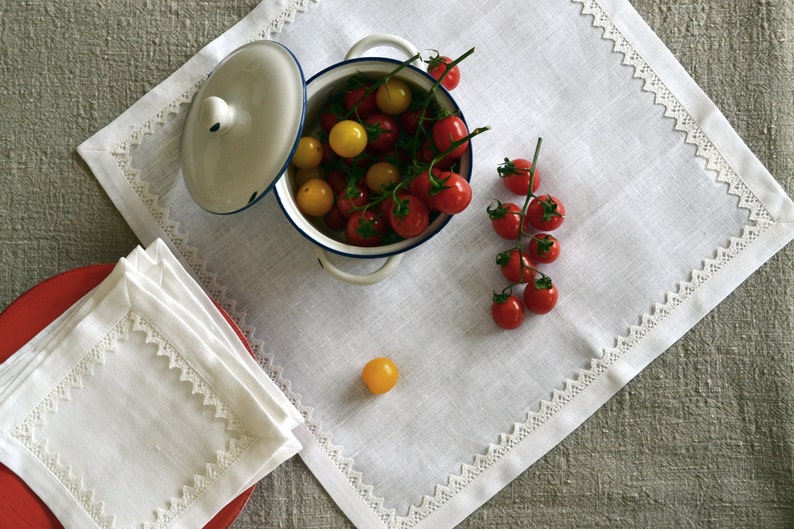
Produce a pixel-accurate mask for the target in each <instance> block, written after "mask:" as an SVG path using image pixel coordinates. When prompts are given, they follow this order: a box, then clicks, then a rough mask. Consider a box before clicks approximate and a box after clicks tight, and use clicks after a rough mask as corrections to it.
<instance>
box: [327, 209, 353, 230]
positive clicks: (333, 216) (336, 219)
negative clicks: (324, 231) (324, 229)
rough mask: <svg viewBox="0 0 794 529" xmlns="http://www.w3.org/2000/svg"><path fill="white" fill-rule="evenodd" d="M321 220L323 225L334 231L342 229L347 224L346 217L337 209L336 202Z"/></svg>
mask: <svg viewBox="0 0 794 529" xmlns="http://www.w3.org/2000/svg"><path fill="white" fill-rule="evenodd" d="M323 220H324V221H325V225H326V226H328V228H329V229H331V230H334V231H339V230H343V229H344V228H345V225H346V224H347V219H346V218H345V216H344V215H342V212H341V211H339V205H338V204H334V205H333V206H332V207H331V211H329V212H328V213H326V214H325V216H324V217H323Z"/></svg>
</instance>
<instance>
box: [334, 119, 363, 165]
mask: <svg viewBox="0 0 794 529" xmlns="http://www.w3.org/2000/svg"><path fill="white" fill-rule="evenodd" d="M328 143H330V144H331V149H333V151H334V152H335V153H336V154H338V155H339V156H341V157H342V158H353V157H355V156H358V155H359V154H361V153H362V152H363V151H364V148H365V147H366V146H367V131H366V130H365V129H364V127H363V126H362V125H361V124H360V123H358V122H357V121H353V120H352V119H346V120H344V121H340V122H339V123H337V124H336V125H334V128H332V129H331V132H330V133H329V134H328Z"/></svg>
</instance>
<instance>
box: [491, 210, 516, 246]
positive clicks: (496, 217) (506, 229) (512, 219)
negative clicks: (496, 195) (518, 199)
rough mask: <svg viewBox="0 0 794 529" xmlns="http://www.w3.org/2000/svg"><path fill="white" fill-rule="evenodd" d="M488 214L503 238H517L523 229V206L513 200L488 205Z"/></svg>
mask: <svg viewBox="0 0 794 529" xmlns="http://www.w3.org/2000/svg"><path fill="white" fill-rule="evenodd" d="M488 216H489V217H490V219H491V225H492V226H493V229H494V231H495V232H496V233H498V234H499V236H500V237H502V238H503V239H508V240H516V239H518V233H519V232H520V231H521V207H520V206H518V205H516V204H513V203H512V202H499V203H498V204H497V205H496V206H495V207H492V206H488Z"/></svg>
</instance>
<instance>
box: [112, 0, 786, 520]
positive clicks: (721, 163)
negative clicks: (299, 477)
mask: <svg viewBox="0 0 794 529" xmlns="http://www.w3.org/2000/svg"><path fill="white" fill-rule="evenodd" d="M571 1H572V2H574V3H577V4H581V13H582V16H591V17H592V25H593V27H594V28H600V29H602V30H603V33H602V35H601V38H603V39H605V40H611V41H612V42H613V50H614V52H615V53H618V54H621V55H623V60H622V62H623V64H625V65H628V66H631V67H633V69H634V77H636V78H639V79H642V80H643V81H644V86H643V89H644V90H646V91H648V92H651V93H653V94H654V96H655V99H654V101H655V104H657V105H660V106H662V107H663V108H664V109H665V112H664V115H665V116H666V117H668V118H672V119H673V120H674V122H675V125H674V126H675V129H676V130H677V131H679V132H681V133H683V134H684V135H685V140H684V141H685V142H687V143H689V144H691V145H693V146H695V147H696V154H697V155H698V156H699V157H701V158H703V159H704V160H705V161H706V167H707V168H708V169H710V170H712V171H714V172H715V173H716V174H717V181H718V182H722V183H724V184H726V185H727V192H728V193H729V194H731V195H734V196H736V197H738V198H739V204H738V206H739V207H740V208H743V209H746V210H748V212H749V220H750V223H748V224H747V225H746V226H745V227H744V229H743V231H742V234H741V235H740V236H738V237H731V239H730V242H729V243H728V245H727V246H726V247H718V248H716V249H715V256H714V257H713V258H706V259H704V261H703V267H702V269H700V270H693V271H692V272H691V278H690V279H689V280H688V281H681V282H680V283H679V285H678V290H677V291H676V292H668V293H667V296H666V301H665V303H664V304H657V305H656V306H655V307H654V310H653V311H651V312H650V313H647V314H643V315H642V316H641V318H640V323H639V324H638V325H634V326H632V327H631V328H630V329H628V332H627V334H626V335H624V336H618V337H616V339H615V346H614V347H612V348H609V349H607V350H605V351H604V352H603V356H602V357H601V358H593V359H591V363H590V367H589V368H583V369H581V370H580V371H579V372H578V373H577V374H576V375H575V376H574V377H573V378H572V379H566V380H564V381H563V382H562V388H561V389H556V388H555V389H553V392H552V395H553V396H552V398H551V399H550V400H548V401H543V402H541V403H540V405H539V407H538V410H537V411H531V410H530V411H528V412H527V420H526V421H525V422H523V423H518V422H517V423H515V424H514V426H513V430H512V431H511V432H509V433H507V432H504V433H502V434H500V441H499V443H498V444H491V445H490V446H489V447H488V448H487V450H486V451H485V452H484V453H481V454H475V455H474V456H473V462H472V463H461V472H460V473H459V474H452V475H450V476H449V477H448V479H447V483H446V484H438V485H437V486H436V488H435V491H434V494H433V495H432V496H430V495H425V496H424V497H423V499H422V501H421V503H420V504H419V505H414V506H411V507H410V508H409V510H408V513H407V515H405V516H400V515H397V514H396V511H395V510H394V509H390V508H386V507H385V506H384V499H383V498H381V497H378V496H376V495H375V493H374V488H373V487H372V486H371V485H368V484H366V483H365V482H364V480H363V476H362V474H361V472H359V471H356V470H355V469H354V461H353V460H352V459H350V458H346V457H344V456H343V447H341V446H338V445H335V444H334V443H333V441H332V435H331V434H328V433H326V432H324V431H323V428H322V423H321V421H320V420H319V419H314V418H312V412H313V408H312V407H310V406H306V405H303V404H302V403H301V396H300V395H298V394H296V393H295V392H293V391H292V390H291V387H290V382H289V380H286V379H283V378H282V377H281V374H282V370H281V368H280V367H279V366H277V365H276V364H275V363H274V360H273V357H272V355H271V354H270V353H268V352H267V351H265V350H264V342H263V341H261V340H258V339H257V338H256V337H255V336H254V334H255V329H254V328H253V327H251V326H249V325H246V324H245V314H241V313H239V312H237V311H236V309H235V307H236V301H235V300H234V299H231V298H229V297H227V296H226V290H227V289H226V288H225V287H224V286H222V285H220V284H219V283H218V282H217V280H216V279H217V274H215V273H213V272H210V271H208V270H207V263H206V262H204V261H203V260H202V259H201V258H200V257H199V256H198V249H197V248H195V247H192V246H190V245H189V244H188V236H187V235H185V234H183V233H181V232H180V229H179V223H178V222H175V221H172V220H171V219H169V218H168V211H167V209H165V208H162V207H161V206H160V205H159V204H158V197H157V196H155V195H153V194H152V193H150V192H149V190H148V187H149V186H148V184H147V183H146V182H145V181H143V180H142V179H141V178H140V174H139V172H138V171H137V170H136V169H135V168H134V167H133V165H132V163H131V162H132V157H131V155H130V149H131V147H133V146H135V145H138V144H140V143H141V142H142V141H143V140H144V137H145V136H146V135H148V134H151V133H152V131H153V130H154V128H155V127H156V126H159V125H162V124H165V123H166V122H167V120H168V119H169V117H170V116H172V115H176V114H178V113H179V112H180V109H181V107H182V106H183V105H186V104H189V103H190V102H191V101H192V98H193V96H194V94H195V93H196V92H197V91H198V88H199V87H200V85H201V82H198V83H197V84H195V85H194V86H192V87H191V88H190V89H188V90H187V91H185V92H184V93H183V94H181V96H180V97H178V98H177V99H176V100H174V101H172V102H171V103H170V104H169V105H168V106H166V107H165V108H164V109H163V110H161V111H160V112H159V113H158V114H157V115H156V116H154V117H153V118H152V119H151V120H149V121H148V122H146V123H144V124H143V125H142V126H140V127H139V128H137V129H136V130H135V131H133V133H132V134H131V135H130V136H129V137H128V139H127V140H126V141H124V142H122V143H121V144H119V145H118V147H117V148H116V149H114V150H113V152H112V154H113V157H114V159H115V161H116V164H117V166H118V168H119V170H120V172H121V174H123V175H124V177H125V179H126V180H127V183H128V184H129V185H130V186H131V187H132V188H133V189H134V190H135V192H136V193H137V195H138V196H139V197H140V198H141V200H142V201H143V202H144V204H145V205H146V207H147V209H148V211H149V212H150V213H151V214H152V216H153V217H154V218H155V219H156V221H157V223H158V225H159V226H160V228H161V229H162V230H163V232H164V233H165V234H166V236H167V237H168V238H169V240H170V241H171V242H172V243H173V245H174V247H175V248H176V249H177V251H178V252H179V253H180V255H181V256H182V258H183V259H184V260H185V261H186V265H187V266H188V268H189V269H190V270H192V271H193V273H194V274H195V275H196V277H197V278H198V281H199V283H200V284H201V285H202V286H204V288H206V289H207V291H208V293H209V295H210V296H212V297H213V299H215V300H216V302H218V303H219V304H220V305H221V307H222V308H223V309H224V310H225V311H226V312H227V313H228V314H230V315H232V317H233V318H234V319H235V321H237V322H238V324H239V326H240V328H241V329H242V331H243V333H244V334H245V335H246V338H247V339H248V341H249V343H250V345H251V347H252V349H253V350H254V352H255V354H256V357H257V358H258V359H259V363H260V365H261V367H262V368H263V369H264V370H265V372H266V373H267V374H268V375H269V376H270V378H271V379H273V381H274V382H275V383H276V384H277V385H278V387H279V388H280V389H281V390H282V391H283V392H284V393H285V394H286V395H287V396H288V398H289V399H290V400H291V401H292V403H293V404H294V405H295V406H296V408H297V409H298V410H299V411H300V413H301V414H302V415H303V416H304V419H305V426H306V427H307V429H308V430H309V432H310V433H311V435H312V436H313V437H314V438H315V439H316V440H317V442H318V444H319V445H320V446H321V447H322V450H323V451H324V453H325V454H326V455H327V457H328V458H329V459H330V460H331V461H333V463H334V466H335V467H336V468H337V469H338V470H339V472H340V473H341V474H343V475H344V476H345V478H346V480H347V481H348V483H350V486H351V487H352V488H353V489H354V490H355V491H356V493H357V494H358V496H359V497H360V498H361V500H362V501H364V502H365V503H366V504H367V505H368V507H369V508H370V509H371V510H372V511H373V513H374V514H375V515H376V516H377V517H378V518H379V519H380V520H381V521H382V522H383V524H384V526H385V527H388V528H390V529H397V528H400V529H402V528H410V527H414V526H416V525H417V524H418V523H419V522H420V521H421V520H422V519H424V518H426V517H428V516H429V515H430V514H432V513H433V512H435V511H437V510H438V509H439V508H441V507H442V506H443V505H444V504H446V503H447V502H449V501H450V500H451V499H453V498H454V497H455V496H456V495H457V494H458V493H460V491H462V490H463V489H465V488H466V487H467V486H468V485H469V484H471V483H472V482H473V481H474V480H475V479H476V478H477V476H479V475H480V474H481V473H482V472H483V471H484V470H486V469H488V468H491V467H493V466H494V465H495V464H496V463H497V462H498V461H500V460H501V459H502V458H503V456H504V455H506V454H508V453H509V452H510V451H511V450H512V449H513V448H514V447H516V446H517V445H519V444H520V443H522V442H523V441H525V440H526V439H527V438H528V437H529V436H530V435H531V434H532V433H533V432H535V431H537V429H538V428H539V427H541V426H542V425H543V424H545V423H547V422H548V421H549V419H551V418H552V417H554V416H555V415H556V414H557V413H558V412H559V411H560V410H562V409H563V408H565V406H566V405H567V404H568V403H569V402H571V401H572V400H573V399H574V398H575V397H576V396H577V395H579V394H580V393H581V392H582V391H583V390H584V389H585V388H587V387H588V386H589V385H590V384H592V383H593V381H595V380H597V379H598V378H599V377H600V376H601V375H602V374H603V373H604V372H605V371H607V369H608V368H609V367H610V366H611V365H613V364H614V363H615V362H616V361H617V360H619V359H621V358H622V357H623V356H624V355H625V354H626V352H627V351H629V350H630V349H631V348H632V347H634V346H635V345H636V344H637V343H638V342H640V341H641V340H642V339H643V338H644V337H645V336H646V335H647V334H648V333H650V332H651V331H652V330H653V329H654V328H656V327H658V325H659V324H660V323H662V322H663V321H664V319H665V318H666V317H667V316H668V315H669V314H671V313H672V312H674V311H675V310H676V308H677V307H678V306H680V305H681V304H682V303H683V302H684V301H686V300H687V299H688V298H689V297H690V295H691V294H692V293H693V292H695V291H696V290H697V289H698V288H699V287H700V286H701V285H702V284H704V283H705V282H706V281H707V280H708V279H709V278H710V277H712V276H713V275H714V274H715V273H717V272H718V271H719V270H721V269H722V268H723V267H724V266H725V265H726V264H727V263H729V262H730V261H731V260H732V259H733V258H735V257H736V256H737V255H739V254H740V253H741V252H742V251H743V250H744V248H746V247H747V246H748V245H750V243H752V241H754V240H755V239H757V238H758V237H759V236H760V235H761V234H762V233H764V232H765V231H766V230H767V229H769V228H770V227H771V226H772V225H774V219H773V218H772V216H771V214H770V213H769V212H768V211H767V209H766V208H765V206H764V205H763V203H762V202H761V200H760V199H759V198H758V197H757V196H756V195H755V194H754V193H753V191H752V190H751V189H750V188H749V187H748V186H747V185H746V184H745V183H744V181H742V179H741V178H740V177H739V176H738V174H737V173H736V171H735V170H734V169H733V168H732V167H731V166H730V164H729V163H728V161H727V160H726V159H725V157H724V156H723V155H722V154H721V153H720V151H719V149H718V148H717V147H716V146H715V144H714V143H713V142H712V140H711V139H710V138H709V137H708V136H707V135H706V133H705V132H704V131H703V130H702V129H701V128H700V127H699V126H698V124H697V122H696V120H695V118H694V117H693V116H692V115H691V114H690V113H689V112H688V111H687V109H686V108H685V107H684V106H683V105H682V104H681V102H680V101H679V100H678V99H677V98H676V96H675V95H674V94H673V93H672V91H671V90H670V89H669V88H668V87H667V86H666V85H665V83H664V82H663V81H662V79H661V78H660V77H659V75H658V74H657V73H656V72H655V71H654V70H653V68H652V67H651V66H650V65H649V64H648V63H647V62H646V61H645V59H644V58H643V57H642V56H641V55H640V54H639V52H638V51H637V50H636V49H635V48H634V47H633V46H632V45H631V44H630V42H629V41H628V39H627V38H626V37H625V36H624V35H623V34H622V33H621V32H620V30H619V29H618V27H617V26H616V24H615V23H614V22H613V21H612V19H611V18H610V17H609V15H608V14H607V13H606V12H605V11H604V9H603V8H602V7H601V5H600V4H599V2H598V1H597V0H571ZM307 2H308V0H297V1H295V2H294V3H292V4H291V5H290V6H289V7H288V8H286V9H285V10H284V11H283V12H282V13H281V15H280V16H279V17H277V18H276V19H273V20H271V21H270V22H269V23H268V24H267V25H266V26H265V28H264V29H262V30H261V31H260V32H258V33H257V34H256V35H255V36H254V37H252V39H251V40H253V39H256V38H265V37H267V36H268V35H270V34H273V33H278V32H280V30H281V26H282V25H283V24H284V23H285V22H289V21H292V19H293V18H294V15H295V14H296V12H298V11H305V10H306V7H307Z"/></svg>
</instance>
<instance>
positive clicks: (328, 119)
mask: <svg viewBox="0 0 794 529" xmlns="http://www.w3.org/2000/svg"><path fill="white" fill-rule="evenodd" d="M337 123H339V117H338V116H337V115H336V114H334V113H333V112H331V111H330V110H327V111H325V112H323V113H321V114H320V128H321V129H322V130H323V132H325V133H326V134H328V133H329V132H331V129H332V128H334V125H336V124H337Z"/></svg>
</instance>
